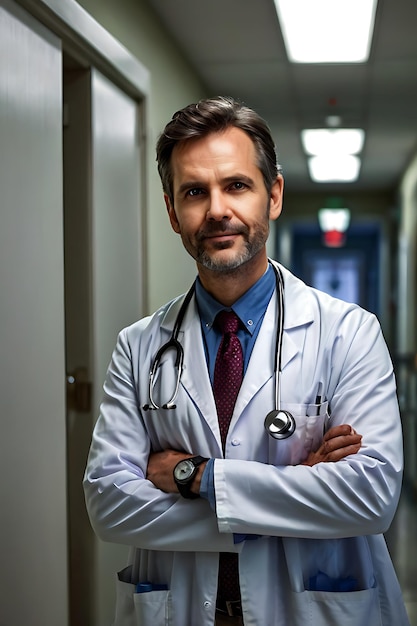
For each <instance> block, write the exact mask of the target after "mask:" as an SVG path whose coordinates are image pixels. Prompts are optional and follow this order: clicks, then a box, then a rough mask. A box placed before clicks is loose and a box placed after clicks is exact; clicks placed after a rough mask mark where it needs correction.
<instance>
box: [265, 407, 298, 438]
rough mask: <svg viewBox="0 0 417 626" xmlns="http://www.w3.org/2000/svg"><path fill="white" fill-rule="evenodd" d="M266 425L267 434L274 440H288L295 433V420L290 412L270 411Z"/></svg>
mask: <svg viewBox="0 0 417 626" xmlns="http://www.w3.org/2000/svg"><path fill="white" fill-rule="evenodd" d="M264 425H265V430H266V431H267V433H268V434H269V435H271V437H273V438H274V439H286V438H287V437H290V436H291V435H292V434H293V432H294V431H295V419H294V418H293V416H292V415H291V413H290V412H289V411H282V410H274V411H270V412H269V413H268V415H267V416H266V418H265V422H264Z"/></svg>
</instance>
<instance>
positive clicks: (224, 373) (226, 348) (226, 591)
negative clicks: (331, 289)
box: [213, 311, 243, 601]
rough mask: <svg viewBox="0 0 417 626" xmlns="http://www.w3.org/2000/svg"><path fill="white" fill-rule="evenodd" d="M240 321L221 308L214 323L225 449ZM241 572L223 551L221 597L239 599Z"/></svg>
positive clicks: (237, 380)
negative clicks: (218, 334)
mask: <svg viewBox="0 0 417 626" xmlns="http://www.w3.org/2000/svg"><path fill="white" fill-rule="evenodd" d="M239 323H240V322H239V318H238V317H237V315H236V314H235V313H233V311H220V313H219V314H218V315H217V317H216V320H215V324H216V325H217V327H218V328H219V329H220V330H221V331H222V333H223V337H222V340H221V343H220V346H219V350H218V352H217V357H216V364H215V367H214V381H213V393H214V399H215V401H216V408H217V416H218V420H219V428H220V436H221V440H222V445H223V450H224V447H225V442H226V437H227V432H228V430H229V425H230V420H231V418H232V414H233V409H234V406H235V402H236V398H237V395H238V393H239V389H240V386H241V384H242V378H243V354H242V346H241V344H240V341H239V339H238V337H237V335H236V332H237V330H238V328H239ZM238 571H239V565H238V555H237V554H233V553H229V552H227V553H221V554H220V562H219V590H218V598H219V599H220V600H223V601H227V600H233V601H234V600H240V590H239V573H238Z"/></svg>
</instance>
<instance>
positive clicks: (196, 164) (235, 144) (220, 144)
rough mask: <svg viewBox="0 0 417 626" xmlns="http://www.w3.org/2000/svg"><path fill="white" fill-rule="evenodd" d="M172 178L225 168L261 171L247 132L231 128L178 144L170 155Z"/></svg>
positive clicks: (224, 169) (219, 170)
mask: <svg viewBox="0 0 417 626" xmlns="http://www.w3.org/2000/svg"><path fill="white" fill-rule="evenodd" d="M171 164H172V172H173V175H174V180H175V179H176V178H178V177H180V178H181V177H182V176H184V175H191V174H192V173H195V174H197V173H198V172H199V171H201V173H203V172H217V173H219V172H221V171H226V170H230V171H232V170H234V169H236V170H237V171H240V170H252V173H253V170H258V172H259V174H260V170H259V168H258V163H257V154H256V149H255V145H254V143H253V141H252V139H251V138H250V137H249V135H248V134H247V133H245V132H244V131H243V130H241V129H240V128H236V127H230V128H227V129H226V130H224V131H220V132H215V133H210V134H208V135H206V136H204V137H201V138H195V139H194V138H193V139H188V140H185V141H182V142H180V143H179V144H177V145H176V146H175V148H174V150H173V152H172V157H171Z"/></svg>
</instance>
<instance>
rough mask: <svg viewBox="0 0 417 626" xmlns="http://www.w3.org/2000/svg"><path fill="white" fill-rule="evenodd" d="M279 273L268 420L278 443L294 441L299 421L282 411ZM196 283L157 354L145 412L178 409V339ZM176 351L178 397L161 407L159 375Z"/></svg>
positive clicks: (180, 351)
mask: <svg viewBox="0 0 417 626" xmlns="http://www.w3.org/2000/svg"><path fill="white" fill-rule="evenodd" d="M272 267H273V270H274V272H275V278H276V284H277V303H278V305H277V309H278V329H277V337H276V346H275V362H274V372H275V409H274V410H272V411H270V412H269V413H268V414H267V416H266V417H265V421H264V426H265V430H266V431H267V433H268V434H269V435H270V436H271V437H273V438H274V439H286V438H287V437H290V436H291V435H292V434H293V432H294V431H295V419H294V417H293V416H292V415H291V413H290V412H289V411H284V410H283V409H281V357H282V344H283V336H284V279H283V277H282V273H281V270H280V269H279V268H277V267H275V266H274V265H272ZM194 291H195V283H193V284H192V286H191V287H190V289H189V291H188V293H187V294H186V296H185V298H184V301H183V303H182V305H181V308H180V310H179V311H178V315H177V318H176V320H175V323H174V328H173V329H172V333H171V337H170V338H169V340H168V341H167V342H166V343H164V345H163V346H161V347H160V348H159V350H158V352H157V353H156V355H155V357H154V359H153V361H152V364H151V370H150V372H149V387H148V393H149V404H145V405H144V406H143V407H142V408H143V410H144V411H149V410H151V411H152V410H155V409H175V408H176V406H177V405H176V404H175V399H176V397H177V395H178V390H179V386H180V381H181V375H182V371H183V365H184V349H183V347H182V345H181V344H180V342H179V341H178V335H179V332H180V329H181V326H182V322H183V320H184V316H185V313H186V311H187V308H188V306H189V304H190V302H191V298H192V297H193V295H194ZM170 350H172V351H174V353H175V355H176V356H175V364H174V367H175V369H176V370H177V377H176V382H175V388H174V393H173V394H172V397H171V398H170V399H169V400H168V402H165V404H161V405H159V404H157V403H156V401H155V398H154V388H155V375H156V372H157V369H158V367H159V366H160V365H161V361H162V357H163V356H164V354H165V353H166V352H168V351H170Z"/></svg>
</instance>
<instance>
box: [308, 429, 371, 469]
mask: <svg viewBox="0 0 417 626" xmlns="http://www.w3.org/2000/svg"><path fill="white" fill-rule="evenodd" d="M361 441H362V435H358V434H357V432H356V431H355V430H354V429H353V428H352V427H351V426H349V424H342V425H341V426H334V427H333V428H330V429H329V430H328V431H327V433H326V434H325V435H324V437H323V441H322V443H321V445H320V447H319V448H318V450H316V451H315V452H310V454H309V455H308V457H307V458H306V460H305V461H304V462H303V463H302V464H301V465H309V466H310V467H312V466H313V465H316V464H317V463H336V462H337V461H340V460H341V459H344V458H345V457H346V456H348V455H349V454H356V453H357V452H359V450H360V447H361Z"/></svg>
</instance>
